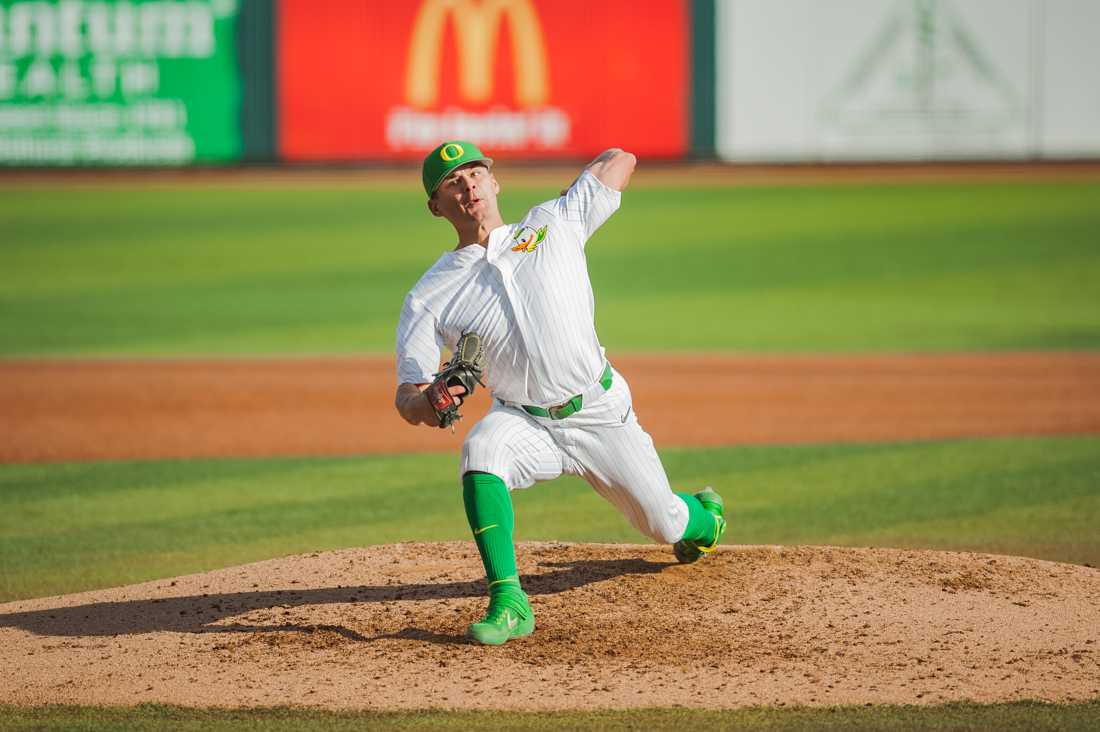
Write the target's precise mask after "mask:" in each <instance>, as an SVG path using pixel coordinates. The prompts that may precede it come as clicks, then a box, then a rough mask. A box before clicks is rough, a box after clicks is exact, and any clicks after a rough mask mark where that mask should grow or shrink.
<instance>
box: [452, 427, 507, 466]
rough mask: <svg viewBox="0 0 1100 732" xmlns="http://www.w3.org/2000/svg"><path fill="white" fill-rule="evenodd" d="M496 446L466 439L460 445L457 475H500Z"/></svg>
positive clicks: (471, 438) (483, 441)
mask: <svg viewBox="0 0 1100 732" xmlns="http://www.w3.org/2000/svg"><path fill="white" fill-rule="evenodd" d="M498 452H499V451H498V450H497V446H496V445H493V444H492V443H489V442H488V441H486V440H478V439H473V436H471V437H467V438H466V442H465V443H463V445H462V459H461V461H460V466H459V474H460V475H466V474H467V473H490V474H492V475H498V476H499V475H502V472H503V471H502V468H503V466H502V465H500V464H499V463H500V459H499V455H498V454H497V453H498Z"/></svg>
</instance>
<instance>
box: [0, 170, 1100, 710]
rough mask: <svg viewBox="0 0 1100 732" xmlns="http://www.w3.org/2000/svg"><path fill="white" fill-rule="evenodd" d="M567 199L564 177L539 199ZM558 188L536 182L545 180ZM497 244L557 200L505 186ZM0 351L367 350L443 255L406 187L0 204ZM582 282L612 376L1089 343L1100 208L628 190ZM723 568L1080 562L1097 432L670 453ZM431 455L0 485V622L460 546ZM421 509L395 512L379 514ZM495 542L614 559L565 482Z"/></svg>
mask: <svg viewBox="0 0 1100 732" xmlns="http://www.w3.org/2000/svg"><path fill="white" fill-rule="evenodd" d="M563 177H564V178H565V179H567V178H568V177H569V176H568V175H564V176H563ZM564 182H567V180H564V179H563V183H564ZM503 183H504V186H505V192H504V194H503V198H502V206H503V208H504V212H505V216H506V218H508V219H515V218H516V217H517V216H518V215H519V214H521V213H522V212H523V211H524V210H525V209H526V208H527V207H528V206H530V205H531V204H533V203H535V202H537V201H539V200H543V199H545V198H548V197H550V196H552V195H554V192H555V190H556V189H552V188H545V189H535V188H530V187H515V188H511V187H509V182H508V180H507V179H505V180H504V181H503ZM0 227H2V229H0V231H2V234H0V236H2V241H0V271H2V272H3V273H4V274H3V277H2V279H0V356H6V357H16V356H27V355H39V354H46V355H58V356H83V355H135V354H138V355H154V356H155V355H190V354H244V355H254V354H284V353H361V352H379V353H386V352H390V351H391V350H392V345H393V344H392V341H393V332H394V326H395V322H396V318H397V313H398V310H399V308H400V304H401V299H402V297H403V295H404V293H405V292H406V291H407V290H408V288H409V287H410V286H411V285H412V283H413V282H414V281H415V279H416V277H417V276H418V275H419V274H420V273H421V272H422V271H423V270H424V269H425V268H426V267H427V266H428V265H429V264H430V263H431V262H432V261H434V259H435V258H436V257H437V256H438V254H439V253H440V252H441V251H443V250H444V249H446V248H449V247H450V246H451V242H452V234H451V233H450V232H449V230H448V229H447V227H446V225H445V224H444V223H442V222H440V221H438V220H433V219H432V218H430V217H429V216H428V215H427V213H426V212H425V209H424V205H423V201H422V200H421V198H420V196H419V195H418V194H417V193H416V192H415V189H414V188H410V189H409V190H408V191H402V192H398V191H393V190H385V189H379V188H377V187H364V188H356V187H354V186H348V185H340V186H326V185H323V184H320V185H318V184H310V185H303V186H302V187H300V188H296V187H294V186H292V185H278V186H268V187H254V188H249V187H247V186H243V187H242V186H219V185H218V184H217V183H211V184H210V185H208V186H205V187H199V186H195V185H189V186H181V187H179V188H171V187H155V188H141V187H138V186H134V187H132V188H128V187H126V186H118V185H115V186H112V187H110V188H105V189H102V190H97V189H93V188H91V187H59V188H55V189H33V188H28V189H20V188H18V187H10V188H7V189H5V190H4V191H3V195H2V196H0ZM588 251H589V262H590V269H591V275H592V280H593V284H594V287H595V292H596V300H597V317H598V319H599V329H600V334H601V338H602V340H603V343H604V345H606V346H607V347H608V348H609V349H610V350H612V351H613V352H614V351H630V350H635V351H637V350H642V351H666V350H667V351H676V350H693V351H711V350H725V351H730V350H741V351H757V352H759V351H771V352H822V351H827V352H860V351H953V350H961V351H984V350H1032V349H1034V350H1042V349H1097V348H1100V297H1098V290H1097V286H1096V283H1097V282H1098V281H1100V183H1084V182H1077V183H1055V182H1042V183H1039V182H1036V183H1022V182H1012V183H1007V182H1006V183H967V184H943V185H918V184H901V183H898V184H889V185H878V186H861V185H846V186H840V187H830V186H808V185H807V186H784V187H736V188H730V187H720V186H715V187H711V188H708V187H702V188H692V189H690V190H684V189H678V188H668V189H659V188H645V189H637V190H632V191H630V192H629V193H628V194H627V195H626V196H625V197H624V204H623V209H622V211H621V213H620V214H618V215H617V216H616V217H615V218H613V219H612V220H611V222H610V223H609V224H608V225H607V226H606V227H605V228H604V229H603V230H602V231H601V232H600V233H599V234H598V235H597V236H596V238H595V239H594V240H593V241H592V243H591V245H590V247H589V250H588ZM663 457H664V458H665V460H666V465H667V467H668V470H669V473H670V475H671V476H672V477H673V479H674V482H676V483H677V484H678V485H683V486H693V485H698V484H700V483H702V482H713V483H714V484H715V485H717V486H719V487H721V488H722V490H723V493H724V494H725V495H726V496H727V499H728V500H729V502H730V504H731V505H732V507H733V514H734V517H735V518H734V521H733V528H732V530H731V531H730V533H729V535H728V539H729V540H730V541H733V542H737V543H768V544H772V543H776V544H839V545H856V546H866V545H870V546H891V547H911V548H934V549H956V550H974V551H989V552H999V553H1009V554H1018V555H1024V556H1031V557H1038V558H1043V559H1052V560H1057V561H1066V562H1076V563H1089V564H1092V565H1094V566H1095V565H1097V564H1100V534H1098V533H1097V531H1096V526H1097V525H1100V438H1096V437H1079V438H1059V439H1012V440H969V441H952V442H938V443H907V444H886V445H845V446H839V445H836V446H833V445H820V446H798V447H751V448H749V447H743V448H723V449H708V450H677V451H666V452H665V453H663ZM454 472H455V457H454V456H453V455H429V456H424V455H417V456H381V457H369V458H368V457H362V458H342V459H335V458H302V459H280V460H243V459H242V460H191V461H160V462H139V463H91V464H61V465H26V466H19V465H3V466H0V601H8V600H13V599H18V598H27V597H34V596H42V595H47V594H60V593H67V592H73V591H78V590H84V589H92V588H98V587H106V586H113V585H118V584H123V583H130V582H137V581H141V580H146V579H152V578H157V577H164V576H169V575H174V574H182V573H189V572H196V571H202V570H205V569H211V568H215V567H222V566H228V565H233V564H238V563H241V562H247V561H253V560H259V559H266V558H270V557H273V556H278V555H282V554H289V553H296V552H305V551H316V550H320V549H325V548H335V547H346V546H361V545H364V544H375V543H386V542H393V541H400V540H424V541H436V540H449V539H462V540H467V539H468V538H469V536H468V529H467V527H466V525H465V521H464V518H463V512H462V506H461V498H460V495H459V493H458V491H457V489H456V483H455V480H454V477H455V476H454ZM413 491H415V492H416V494H417V496H418V499H417V503H416V505H417V509H418V511H417V515H416V516H415V518H413V517H411V514H410V510H409V503H408V501H407V500H406V497H407V496H408V495H409V494H410V493H412V492H413ZM516 503H517V516H518V527H517V528H518V531H517V534H518V538H519V539H520V540H535V539H559V540H573V541H640V540H641V537H640V536H639V535H638V534H636V533H635V532H634V531H633V530H632V529H631V528H630V527H629V526H628V525H627V524H626V522H625V521H624V520H623V519H622V518H621V517H620V516H619V515H618V514H617V513H616V512H615V511H614V510H613V509H611V508H610V507H608V506H607V505H606V504H604V503H603V502H602V501H601V500H600V499H599V498H598V497H597V496H595V494H593V493H592V491H591V490H590V489H589V488H588V487H587V486H586V485H584V484H583V483H581V482H580V481H577V480H571V479H563V480H559V481H556V482H554V483H552V484H548V485H543V486H539V487H536V488H534V489H532V490H530V491H526V492H522V493H520V494H517V496H516ZM505 722H506V723H507V726H508V727H509V728H513V729H531V730H542V729H549V728H559V727H563V726H564V727H570V726H575V727H584V726H588V727H599V728H604V729H662V728H668V729H701V728H707V729H711V728H713V729H728V728H734V727H744V726H748V727H752V728H760V729H802V728H806V727H813V728H821V729H833V728H835V729H1008V728H1018V729H1092V728H1096V726H1097V724H1098V723H1100V706H1098V705H1097V703H1096V702H1093V703H1091V704H1084V705H1063V706H1050V705H1038V704H1027V703H1023V704H1008V705H994V706H977V705H952V706H949V707H931V708H929V707H925V708H912V707H873V708H866V709H865V708H842V709H825V710H798V709H795V710H774V709H761V710H742V711H737V712H722V713H715V712H704V711H691V710H647V711H645V712H607V713H597V714H583V715H581V714H576V715H555V717H554V718H548V717H547V716H546V715H508V716H507V718H506V719H505V718H503V717H502V715H493V714H481V715H479V714H463V713H450V712H426V713H423V714H413V715H377V714H374V715H371V714H364V715H339V714H328V713H321V712H303V711H293V710H266V711H256V710H241V711H234V712H230V711H201V710H199V711H196V710H183V709H176V708H170V707H148V706H142V707H137V708H130V709H102V708H71V707H44V708H37V709H29V710H27V709H13V708H10V707H9V708H4V707H0V730H8V729H89V730H102V729H133V730H140V729H164V728H173V729H200V728H201V729H232V730H243V729H253V728H258V727H262V728H267V729H311V728H315V727H316V728H321V727H323V728H325V729H351V728H363V727H371V728H377V727H382V728H385V729H451V728H455V729H457V728H461V729H499V728H502V727H504V726H505Z"/></svg>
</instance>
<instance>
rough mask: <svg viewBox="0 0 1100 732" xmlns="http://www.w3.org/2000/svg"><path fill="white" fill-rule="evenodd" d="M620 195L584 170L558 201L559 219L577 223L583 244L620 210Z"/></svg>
mask: <svg viewBox="0 0 1100 732" xmlns="http://www.w3.org/2000/svg"><path fill="white" fill-rule="evenodd" d="M621 200H622V193H621V192H619V191H616V190H615V189H614V188H609V187H608V186H606V185H604V184H603V182H601V181H600V179H599V178H597V177H596V176H595V175H593V174H592V172H591V171H588V170H586V171H584V172H583V173H581V175H580V177H579V178H577V180H576V182H574V183H573V185H571V186H570V187H569V190H567V191H566V192H565V195H563V196H562V197H561V198H559V199H558V200H557V213H558V216H559V217H561V218H562V219H564V220H565V221H568V222H570V223H573V224H576V225H577V227H578V229H579V232H578V233H580V234H581V235H582V238H583V241H585V242H587V241H588V238H589V237H590V236H592V235H593V234H594V233H596V229H598V228H600V227H601V226H603V223H604V222H605V221H607V220H608V219H609V218H611V214H613V213H615V211H616V210H618V208H619V202H620V201H621Z"/></svg>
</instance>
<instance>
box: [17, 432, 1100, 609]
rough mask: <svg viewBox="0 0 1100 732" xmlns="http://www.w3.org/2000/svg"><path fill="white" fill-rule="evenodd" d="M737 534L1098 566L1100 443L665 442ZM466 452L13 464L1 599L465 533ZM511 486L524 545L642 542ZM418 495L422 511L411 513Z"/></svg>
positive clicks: (536, 491) (555, 493)
mask: <svg viewBox="0 0 1100 732" xmlns="http://www.w3.org/2000/svg"><path fill="white" fill-rule="evenodd" d="M663 457H664V459H665V464H666V467H667V468H668V471H669V474H670V475H671V476H672V478H673V481H674V483H676V484H677V485H679V486H684V487H698V486H700V485H702V484H704V483H713V484H714V485H715V486H717V487H718V488H720V489H721V491H722V493H723V494H724V496H725V497H726V499H727V502H728V505H729V506H730V514H731V516H732V525H731V529H730V531H729V532H728V533H727V541H732V542H736V543H746V544H761V543H762V544H837V545H852V546H868V545H869V546H889V547H914V548H935V549H965V550H975V551H988V552H996V553H1005V554H1016V555H1023V556H1031V557H1038V558H1043V559H1053V560H1058V561H1066V562H1079V563H1089V564H1092V565H1094V566H1096V565H1100V534H1098V533H1097V531H1096V527H1097V526H1098V525H1100V438H1097V437H1082V438H1058V439H1012V440H975V441H952V442H937V443H909V444H882V445H835V446H797V447H741V448H723V449H707V450H670V451H665V452H664V453H663ZM455 460H456V459H455V457H454V456H452V455H403V456H381V457H361V458H312V459H277V460H240V459H237V460H191V461H163V462H131V463H74V464H64V465H26V466H18V465H6V466H0V601H2V600H13V599H19V598H28V597H36V596H43V595H50V594H61V593H67V592H74V591H78V590H84V589H93V588H99V587H108V586H115V585H120V584H125V583H132V582H138V581H143V580H148V579H154V578H158V577H165V576H171V575H177V574H184V573H190V572H197V571H202V570H206V569H213V568H216V567H223V566H230V565H234V564H239V563H243V562H248V561H254V560H260V559H267V558H270V557H273V556H279V555H285V554H292V553H299V552H307V551H314V550H321V549H328V548H338V547H349V546H363V545H367V544H382V543H390V542H396V541H406V540H417V541H439V540H448V539H461V540H468V539H469V533H468V528H467V526H466V522H465V518H464V513H463V508H462V498H461V493H460V490H459V488H458V482H457V478H456V465H455ZM514 495H515V503H516V513H517V531H516V534H517V539H518V540H537V539H545V540H551V539H553V540H565V541H612V542H624V541H625V542H633V541H644V540H645V539H644V538H643V537H642V536H641V535H639V534H637V533H636V532H635V531H634V530H633V529H632V528H630V526H629V525H628V524H627V523H626V521H625V520H624V519H623V518H622V517H621V516H619V515H618V514H617V513H616V512H615V510H614V509H612V508H611V507H610V506H609V505H608V504H606V503H604V502H603V500H602V499H600V498H599V497H598V496H596V495H595V493H594V492H592V491H591V489H589V488H588V486H587V485H586V484H584V483H582V482H581V481H579V480H576V479H570V478H563V479H560V480H558V481H554V482H552V483H543V484H539V485H538V486H536V487H534V488H532V489H530V490H527V491H520V492H518V493H516V494H514ZM414 507H415V510H414Z"/></svg>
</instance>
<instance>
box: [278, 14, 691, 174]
mask: <svg viewBox="0 0 1100 732" xmlns="http://www.w3.org/2000/svg"><path fill="white" fill-rule="evenodd" d="M278 7H279V10H278V13H279V15H278V22H277V28H278V31H277V39H276V40H277V64H276V66H277V74H278V110H279V150H280V154H281V156H282V157H283V158H285V159H288V160H302V161H307V160H310V161H319V160H364V159H402V158H405V159H416V158H419V157H420V156H422V155H423V153H424V152H425V151H426V150H429V149H431V148H432V147H434V146H435V145H436V144H438V142H439V140H440V139H443V138H447V137H457V138H463V139H471V140H474V141H475V142H478V143H479V144H481V145H482V146H483V147H485V148H487V149H488V150H490V151H491V152H492V154H493V156H494V157H509V156H519V157H534V158H542V157H547V158H548V157H576V156H582V157H583V156H585V155H588V154H590V153H593V152H596V151H598V150H601V149H603V148H605V147H608V146H609V145H613V144H614V145H621V146H625V147H629V148H631V149H632V150H635V151H637V152H639V153H640V154H643V155H649V156H659V157H677V156H680V155H682V154H683V153H684V152H685V151H686V149H687V137H688V131H687V123H688V120H687V114H688V111H687V103H688V93H689V89H688V87H689V85H690V79H689V73H690V70H689V68H688V62H687V57H688V55H689V50H688V47H687V44H688V27H687V8H686V7H685V0H654V1H653V2H650V3H646V4H644V6H639V5H638V4H637V3H635V2H631V1H630V0H601V1H600V2H597V3H593V2H591V1H590V0H419V1H417V2H371V3H362V2H358V1H357V0H342V1H338V0H329V1H328V2H320V3H319V2H311V1H310V0H279V6H278ZM640 7H643V8H644V12H643V11H641V10H640V9H639V8H640Z"/></svg>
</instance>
